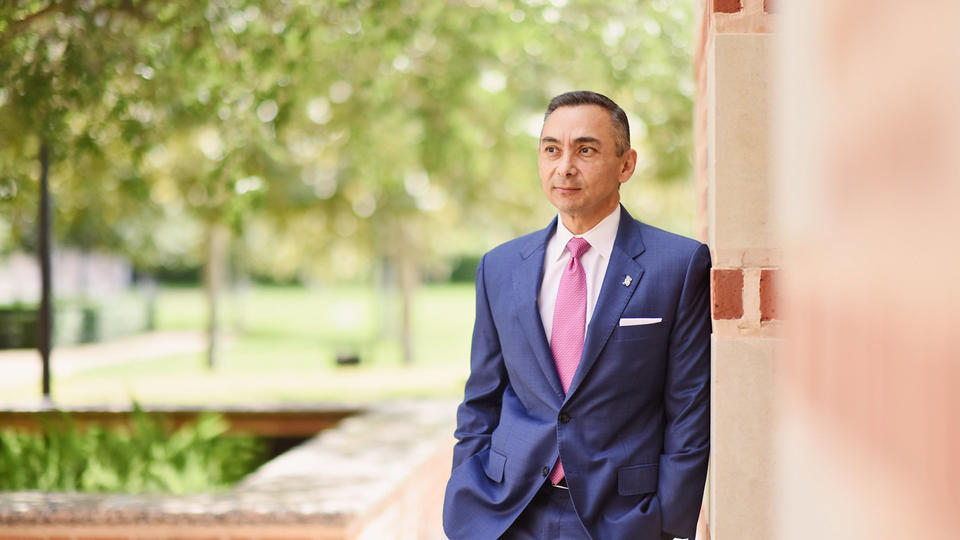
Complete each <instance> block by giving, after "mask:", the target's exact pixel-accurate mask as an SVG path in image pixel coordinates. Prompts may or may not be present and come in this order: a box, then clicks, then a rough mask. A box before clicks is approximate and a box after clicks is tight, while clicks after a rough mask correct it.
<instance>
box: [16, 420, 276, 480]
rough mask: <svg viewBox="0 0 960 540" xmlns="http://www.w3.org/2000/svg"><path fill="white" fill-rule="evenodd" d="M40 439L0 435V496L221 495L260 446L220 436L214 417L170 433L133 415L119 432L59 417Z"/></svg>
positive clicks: (221, 425)
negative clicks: (38, 492) (23, 492)
mask: <svg viewBox="0 0 960 540" xmlns="http://www.w3.org/2000/svg"><path fill="white" fill-rule="evenodd" d="M43 424H44V431H43V433H42V434H37V433H31V432H22V431H16V430H13V429H4V430H2V431H0V490H6V491H13V490H41V491H84V492H124V493H175V494H179V493H194V492H203V491H211V490H216V489H219V488H224V487H228V486H230V485H232V484H234V483H236V482H237V481H239V480H240V479H241V478H243V477H244V476H245V475H246V474H247V473H249V472H250V471H251V470H252V469H253V468H254V467H256V466H257V465H259V464H260V463H261V461H262V458H263V454H264V447H263V444H262V442H260V441H259V440H258V439H256V438H253V437H249V436H237V435H229V436H228V435H226V431H227V424H226V421H225V420H224V419H223V417H222V416H221V415H218V414H215V413H205V414H202V415H201V416H200V417H199V418H198V419H197V422H196V423H195V424H184V425H183V426H181V427H180V428H179V429H177V430H176V431H174V432H172V434H171V430H170V429H168V426H167V425H166V423H164V422H163V421H161V420H160V419H159V418H157V417H156V416H154V415H151V414H148V413H146V412H144V411H143V410H142V409H140V408H139V407H135V409H134V412H133V415H132V421H131V425H130V427H129V428H127V429H121V428H117V429H106V428H103V427H99V426H90V427H87V428H85V429H80V428H78V427H77V426H76V424H75V422H74V421H73V419H72V418H71V417H70V416H69V415H68V414H66V413H59V414H58V415H56V416H48V417H46V418H44V422H43Z"/></svg>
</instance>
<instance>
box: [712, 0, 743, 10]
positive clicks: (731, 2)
mask: <svg viewBox="0 0 960 540" xmlns="http://www.w3.org/2000/svg"><path fill="white" fill-rule="evenodd" d="M741 9H743V5H742V4H741V3H740V0H713V12H714V13H739V12H740V10H741Z"/></svg>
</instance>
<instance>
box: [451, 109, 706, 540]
mask: <svg viewBox="0 0 960 540" xmlns="http://www.w3.org/2000/svg"><path fill="white" fill-rule="evenodd" d="M636 161H637V153H636V151H634V150H632V149H631V148H630V132H629V126H628V124H627V117H626V114H624V112H623V110H622V109H621V108H620V107H619V106H617V104H616V103H614V102H613V101H611V100H610V99H609V98H607V97H605V96H603V95H600V94H596V93H593V92H570V93H566V94H562V95H559V96H557V97H555V98H554V99H553V100H552V101H551V102H550V105H549V106H548V107H547V111H546V115H545V117H544V124H543V130H542V133H541V136H540V145H539V151H538V163H539V169H540V180H541V184H542V187H543V191H544V194H545V195H546V196H547V199H548V200H549V201H550V203H551V204H553V205H554V206H555V207H556V208H557V212H558V214H559V216H558V219H554V220H553V222H552V223H551V224H550V225H549V226H547V228H545V229H543V230H541V231H538V232H535V233H532V234H529V235H527V236H524V237H521V238H518V239H515V240H512V241H510V242H507V243H506V244H503V245H501V246H499V247H497V248H496V249H494V250H492V251H490V252H489V253H487V254H486V255H485V256H484V257H483V259H482V260H481V262H480V265H479V267H478V268H477V284H476V287H477V313H476V324H475V326H474V332H473V346H472V350H471V360H470V370H471V371H470V377H469V378H468V379H467V383H466V389H465V392H464V400H463V403H462V404H461V405H460V408H459V409H458V412H457V424H458V425H457V430H456V433H455V436H456V438H457V439H458V442H457V444H456V446H455V447H454V453H453V472H452V473H451V476H450V480H449V482H448V484H447V490H446V495H445V500H444V514H443V516H444V530H445V531H446V533H447V535H448V536H449V537H450V539H451V540H463V539H477V540H492V539H496V538H504V539H510V540H514V539H549V540H555V539H586V538H592V539H595V540H618V539H624V540H660V539H662V538H674V537H675V536H676V537H682V538H693V537H694V534H695V529H696V524H697V517H698V513H699V509H700V503H701V498H702V496H703V485H704V480H705V476H706V470H707V456H708V453H709V439H710V418H709V416H710V412H709V404H710V387H709V384H710V380H709V379H710V340H709V335H710V314H709V293H708V281H709V280H708V273H709V268H710V254H709V250H708V249H707V247H706V246H705V245H703V244H701V243H699V242H696V241H694V240H690V239H687V238H683V237H681V236H677V235H674V234H671V233H668V232H665V231H662V230H660V229H657V228H654V227H651V226H650V225H646V224H644V223H641V222H639V221H636V220H634V219H633V218H632V217H630V215H629V214H628V213H627V211H626V210H625V209H624V208H623V207H622V206H620V191H619V189H620V184H622V183H624V182H626V181H627V180H629V179H630V177H631V176H632V175H633V171H634V168H635V167H636Z"/></svg>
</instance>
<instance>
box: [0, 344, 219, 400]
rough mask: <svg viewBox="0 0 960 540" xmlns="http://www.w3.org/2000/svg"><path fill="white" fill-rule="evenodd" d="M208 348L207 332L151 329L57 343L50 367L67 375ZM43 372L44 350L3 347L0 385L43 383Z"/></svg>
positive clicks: (4, 386) (0, 353)
mask: <svg viewBox="0 0 960 540" xmlns="http://www.w3.org/2000/svg"><path fill="white" fill-rule="evenodd" d="M205 348H206V339H205V337H204V333H203V332H198V331H194V330H187V331H180V332H151V333H148V334H139V335H136V336H131V337H125V338H120V339H115V340H111V341H109V342H107V343H91V344H88V345H73V346H69V347H55V348H54V349H53V353H52V354H51V355H50V364H51V365H50V369H51V371H52V372H53V374H54V375H55V376H56V377H66V376H70V375H74V374H76V373H79V372H81V371H86V370H89V369H94V368H99V367H106V366H116V365H120V364H129V363H131V362H137V361H143V360H150V359H153V358H157V357H160V356H170V355H174V354H189V353H196V352H201V351H203V350H205ZM41 376H42V370H41V366H40V353H39V352H37V350H36V349H13V350H4V351H0V389H2V388H10V387H14V386H21V385H25V384H36V385H38V386H39V385H40V378H41Z"/></svg>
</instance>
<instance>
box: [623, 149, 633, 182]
mask: <svg viewBox="0 0 960 540" xmlns="http://www.w3.org/2000/svg"><path fill="white" fill-rule="evenodd" d="M636 168H637V151H636V150H634V149H633V148H631V149H629V150H627V151H626V152H624V153H623V162H622V165H621V166H620V183H621V184H622V183H624V182H626V181H627V180H629V179H630V177H631V176H633V171H634V170H635V169H636Z"/></svg>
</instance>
